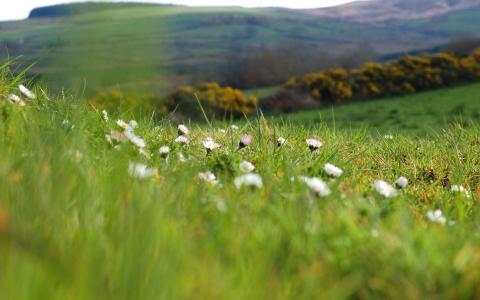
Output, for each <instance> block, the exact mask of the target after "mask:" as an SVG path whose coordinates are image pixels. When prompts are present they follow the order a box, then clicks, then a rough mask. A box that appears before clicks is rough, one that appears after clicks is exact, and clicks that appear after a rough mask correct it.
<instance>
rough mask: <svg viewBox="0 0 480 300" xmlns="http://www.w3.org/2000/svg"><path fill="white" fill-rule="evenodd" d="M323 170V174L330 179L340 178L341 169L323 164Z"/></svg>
mask: <svg viewBox="0 0 480 300" xmlns="http://www.w3.org/2000/svg"><path fill="white" fill-rule="evenodd" d="M323 169H324V170H325V173H327V174H328V175H329V176H332V177H340V176H342V174H343V171H342V169H340V168H338V167H335V166H334V165H332V164H329V163H327V164H325V166H324V167H323Z"/></svg>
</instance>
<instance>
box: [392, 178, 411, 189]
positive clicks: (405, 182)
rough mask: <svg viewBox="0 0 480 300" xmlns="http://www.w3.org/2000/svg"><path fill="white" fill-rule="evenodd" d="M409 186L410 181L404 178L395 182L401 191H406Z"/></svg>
mask: <svg viewBox="0 0 480 300" xmlns="http://www.w3.org/2000/svg"><path fill="white" fill-rule="evenodd" d="M407 185H408V179H407V178H406V177H404V176H402V177H400V178H398V179H397V180H396V181H395V186H396V187H397V188H399V189H404V188H406V187H407Z"/></svg>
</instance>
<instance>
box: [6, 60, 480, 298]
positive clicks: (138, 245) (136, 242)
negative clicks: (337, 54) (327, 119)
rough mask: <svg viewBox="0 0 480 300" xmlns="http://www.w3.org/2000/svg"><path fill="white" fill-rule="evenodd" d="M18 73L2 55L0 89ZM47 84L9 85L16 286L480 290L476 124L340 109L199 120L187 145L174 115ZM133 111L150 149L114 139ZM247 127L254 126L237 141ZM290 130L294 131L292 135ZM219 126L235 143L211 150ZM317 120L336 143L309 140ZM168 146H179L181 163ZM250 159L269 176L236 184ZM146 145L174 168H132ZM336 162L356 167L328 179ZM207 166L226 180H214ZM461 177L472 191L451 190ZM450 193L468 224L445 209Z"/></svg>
mask: <svg viewBox="0 0 480 300" xmlns="http://www.w3.org/2000/svg"><path fill="white" fill-rule="evenodd" d="M20 82H22V78H21V77H17V78H15V79H14V81H12V79H11V75H10V74H9V73H7V72H6V71H5V69H2V71H1V72H0V99H3V98H4V97H5V96H6V95H7V94H8V93H11V92H17V91H16V85H17V84H18V83H20ZM477 88H478V86H477ZM460 89H463V90H465V91H468V90H469V87H462V88H460ZM35 92H36V93H37V94H38V96H39V97H38V99H36V100H33V101H30V102H29V103H28V105H27V106H26V107H23V108H22V107H19V106H14V105H12V104H10V103H8V102H6V101H3V100H2V101H0V120H1V122H0V135H1V138H0V178H1V180H0V266H1V267H0V290H1V291H2V299H62V300H63V299H192V298H194V299H312V298H326V299H347V298H359V299H385V298H391V299H427V298H433V299H446V298H453V299H475V298H479V297H480V290H479V286H480V272H479V270H480V255H479V253H480V240H479V239H478V236H479V235H480V223H479V220H480V209H479V197H480V177H479V174H480V148H479V141H480V127H479V126H478V125H475V126H470V127H469V128H463V127H462V126H461V125H456V126H452V127H449V128H448V129H446V131H444V132H441V133H439V134H438V135H434V136H430V137H425V138H415V137H412V136H410V135H404V134H402V133H398V134H395V135H394V138H393V139H392V140H388V139H385V138H383V136H379V135H377V134H372V133H369V132H368V131H365V130H358V129H356V130H351V131H350V130H343V129H340V128H339V127H335V128H334V127H333V126H329V125H327V124H326V123H321V124H315V125H314V126H309V127H305V126H303V125H301V124H289V123H286V124H283V125H279V124H277V125H275V124H271V125H270V127H267V126H265V124H264V123H263V121H262V120H252V121H251V122H247V123H245V125H243V126H242V127H241V128H240V130H239V131H236V132H232V131H227V132H226V133H221V132H220V131H218V130H217V128H209V127H208V126H205V125H202V124H188V125H189V127H190V130H191V133H190V139H191V141H192V142H191V144H190V145H189V146H188V147H184V148H183V149H181V147H180V146H179V145H178V144H175V143H174V142H173V140H174V138H175V137H176V128H175V125H174V124H172V123H171V122H170V121H169V120H168V119H165V120H161V121H155V122H154V121H152V120H151V119H150V117H148V116H134V115H130V114H126V113H125V112H122V111H118V112H113V111H112V112H110V119H109V121H104V120H103V119H102V116H101V113H100V112H96V111H93V110H91V109H90V108H88V107H85V106H84V105H83V103H82V102H81V101H78V100H77V99H76V98H71V97H68V96H66V97H65V98H63V97H60V98H57V97H53V96H49V97H47V96H46V95H44V94H43V93H42V92H41V91H40V89H39V88H37V89H35ZM436 93H437V94H436V95H437V96H438V97H440V95H444V94H445V93H449V91H439V92H436ZM430 95H435V93H433V94H430ZM451 95H453V94H451ZM465 96H466V95H465ZM415 97H417V99H418V97H421V95H419V96H414V99H415ZM438 97H435V98H436V99H438ZM445 97H446V96H445ZM453 100H455V99H452V101H453ZM407 101H408V100H405V102H407ZM399 102H400V101H399ZM418 102H419V101H412V102H410V103H412V104H415V105H420V104H419V103H418ZM381 103H382V102H377V103H376V104H377V105H381ZM389 103H395V102H394V101H391V102H389ZM364 105H366V106H368V105H369V104H364ZM359 106H360V104H359ZM404 106H407V105H405V104H404ZM431 106H433V105H431ZM340 109H341V108H340ZM432 109H435V107H432ZM466 113H468V112H466ZM337 115H339V116H340V115H341V113H337ZM118 118H122V119H125V120H127V121H128V120H130V119H133V118H135V119H137V120H138V122H139V127H138V128H136V129H135V133H136V134H138V135H139V136H141V137H142V138H144V139H145V141H146V143H147V147H146V151H148V152H151V153H152V157H151V158H150V159H145V158H144V157H143V156H142V155H140V154H139V152H138V150H137V149H136V148H135V147H134V146H133V145H131V144H128V143H126V144H123V145H122V146H121V148H120V149H114V148H113V147H111V146H110V145H109V144H108V143H107V142H106V140H105V134H107V133H109V132H110V131H111V130H120V128H119V127H118V126H117V125H116V124H115V121H116V120H117V119H118ZM66 120H68V122H67V121H66ZM337 124H338V122H337ZM221 125H222V127H227V126H228V124H221ZM243 133H250V134H252V135H253V142H252V144H251V145H250V146H249V147H247V148H246V149H242V150H240V151H236V148H237V141H238V139H239V138H240V136H241V135H242V134H243ZM279 135H282V136H284V137H285V138H287V144H285V145H284V146H282V147H281V148H277V147H276V146H275V145H276V138H277V137H278V136H279ZM207 136H212V137H213V138H214V139H215V140H216V141H218V142H220V143H221V144H223V147H221V148H220V149H217V150H215V151H214V152H213V153H211V154H210V155H208V156H206V155H205V150H204V149H203V147H202V146H201V141H202V140H203V139H204V138H206V137H207ZM308 137H317V138H320V139H322V140H323V142H324V147H323V148H322V149H321V150H319V151H317V152H316V153H314V154H312V153H310V151H309V150H308V148H307V145H306V143H305V138H308ZM162 145H170V146H171V148H172V151H171V153H170V155H169V159H168V163H166V162H165V160H164V159H163V158H162V157H160V155H159V154H158V149H159V147H160V146H162ZM180 151H182V152H183V153H184V154H185V155H186V156H187V159H188V160H187V161H186V162H181V161H179V160H178V158H177V153H178V152H180ZM243 160H248V161H251V162H252V163H253V164H254V165H255V166H256V170H255V172H257V173H258V174H260V175H261V176H262V178H263V183H264V186H263V187H262V188H260V189H249V188H242V189H240V190H237V189H236V188H235V186H234V184H233V180H234V178H235V177H236V176H238V175H240V172H239V170H238V164H239V163H240V162H241V161H243ZM130 161H132V162H143V163H145V164H147V165H149V166H150V167H153V168H157V169H158V176H155V177H153V178H151V179H147V180H138V179H135V178H132V177H131V176H129V174H128V164H129V162H130ZM326 162H330V163H333V164H335V165H337V166H338V167H341V168H342V169H343V170H344V174H343V175H342V176H341V177H340V178H338V179H335V180H332V179H328V177H327V176H326V175H325V174H324V172H323V170H322V169H323V165H324V164H325V163H326ZM204 171H213V172H215V174H216V175H217V178H218V180H219V181H220V183H221V185H218V186H208V185H207V184H205V183H204V182H200V181H199V180H198V177H197V174H198V172H204ZM300 175H307V176H317V177H319V178H323V180H325V181H326V182H327V184H328V186H329V187H330V189H331V190H332V194H331V195H330V196H328V197H323V198H319V197H317V196H315V195H314V194H312V193H311V192H309V191H308V189H307V187H306V186H305V185H304V184H303V183H301V182H299V181H298V180H297V181H295V182H292V181H291V177H292V176H300ZM399 176H406V177H407V178H408V179H409V180H410V185H409V186H408V187H407V188H406V189H405V190H403V191H400V193H399V195H398V196H397V197H395V198H388V199H386V198H384V197H383V196H381V195H379V194H378V193H376V192H375V191H374V190H373V188H372V183H373V181H374V180H376V179H384V180H386V181H388V182H393V181H394V180H395V179H396V178H398V177H399ZM454 184H460V185H463V186H465V187H466V188H467V189H468V190H469V191H470V192H471V197H470V198H466V197H465V196H464V195H463V194H458V193H453V192H450V186H451V185H454ZM434 209H441V210H442V211H443V213H444V215H445V216H446V218H447V219H448V220H449V221H455V222H456V223H455V225H441V224H438V223H435V222H431V221H429V220H428V219H427V218H426V214H427V212H428V211H430V210H434Z"/></svg>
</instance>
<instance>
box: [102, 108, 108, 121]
mask: <svg viewBox="0 0 480 300" xmlns="http://www.w3.org/2000/svg"><path fill="white" fill-rule="evenodd" d="M102 116H103V119H104V120H105V122H108V112H107V111H106V110H102Z"/></svg>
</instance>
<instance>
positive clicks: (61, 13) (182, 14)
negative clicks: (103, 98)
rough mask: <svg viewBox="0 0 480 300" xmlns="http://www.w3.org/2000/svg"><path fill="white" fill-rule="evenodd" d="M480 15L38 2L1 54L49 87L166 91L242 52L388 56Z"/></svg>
mask: <svg viewBox="0 0 480 300" xmlns="http://www.w3.org/2000/svg"><path fill="white" fill-rule="evenodd" d="M342 7H344V8H343V9H345V7H346V8H348V7H350V6H342ZM342 7H339V8H336V9H337V10H341V9H342ZM325 11H328V10H325ZM320 12H321V11H320ZM381 13H382V12H380V14H381ZM479 20H480V10H478V9H474V7H473V6H472V7H468V9H466V6H455V7H454V9H451V10H448V11H443V13H442V14H435V15H434V16H431V15H430V14H425V15H421V16H419V17H418V18H415V19H413V20H411V19H409V20H408V21H402V20H396V21H395V22H360V21H358V22H357V21H355V20H354V19H353V18H352V19H347V20H346V19H345V18H341V17H335V15H333V14H332V15H329V16H322V15H321V14H320V13H319V10H311V11H303V10H288V9H278V8H261V9H246V8H238V7H216V8H211V7H210V8H201V7H199V8H192V7H184V6H171V5H143V4H128V3H127V4H124V3H122V4H118V3H117V4H112V3H101V4H98V3H81V4H69V5H62V6H54V7H47V8H39V9H36V10H33V11H32V13H31V18H29V19H27V20H23V21H15V22H3V23H0V56H1V57H3V58H6V57H17V56H21V58H20V60H19V61H21V62H23V64H30V63H35V65H34V67H33V68H32V69H31V72H30V75H32V76H36V78H37V79H39V80H44V81H46V82H47V83H48V84H49V86H50V87H51V88H52V89H53V90H60V89H61V88H64V87H65V88H67V89H69V90H73V91H78V92H79V93H85V94H86V95H87V96H90V95H93V94H95V93H96V92H97V91H99V90H103V89H112V88H119V89H122V90H124V91H127V92H135V93H139V92H142V93H163V92H165V91H167V90H169V89H171V88H172V87H174V86H177V85H179V84H182V83H187V82H192V81H198V80H206V79H212V80H215V79H218V78H219V75H218V74H216V68H217V66H218V65H219V64H222V63H223V62H224V61H225V60H226V59H228V57H231V55H235V54H236V53H237V52H238V51H239V49H242V51H243V52H245V51H246V52H255V51H256V50H257V49H261V48H265V47H275V46H277V45H297V47H299V48H302V47H307V46H308V47H310V48H311V49H314V53H315V51H318V53H319V55H320V53H323V52H325V51H327V52H335V53H343V52H348V51H350V50H351V49H353V48H355V47H358V46H359V45H364V44H368V45H370V46H371V47H373V48H374V50H375V51H376V53H378V55H384V54H390V53H397V52H402V51H411V50H419V49H428V48H431V47H435V46H438V45H441V44H444V43H445V42H447V41H448V40H449V39H450V38H451V37H453V36H457V35H466V34H476V33H477V32H480V21H479Z"/></svg>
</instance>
